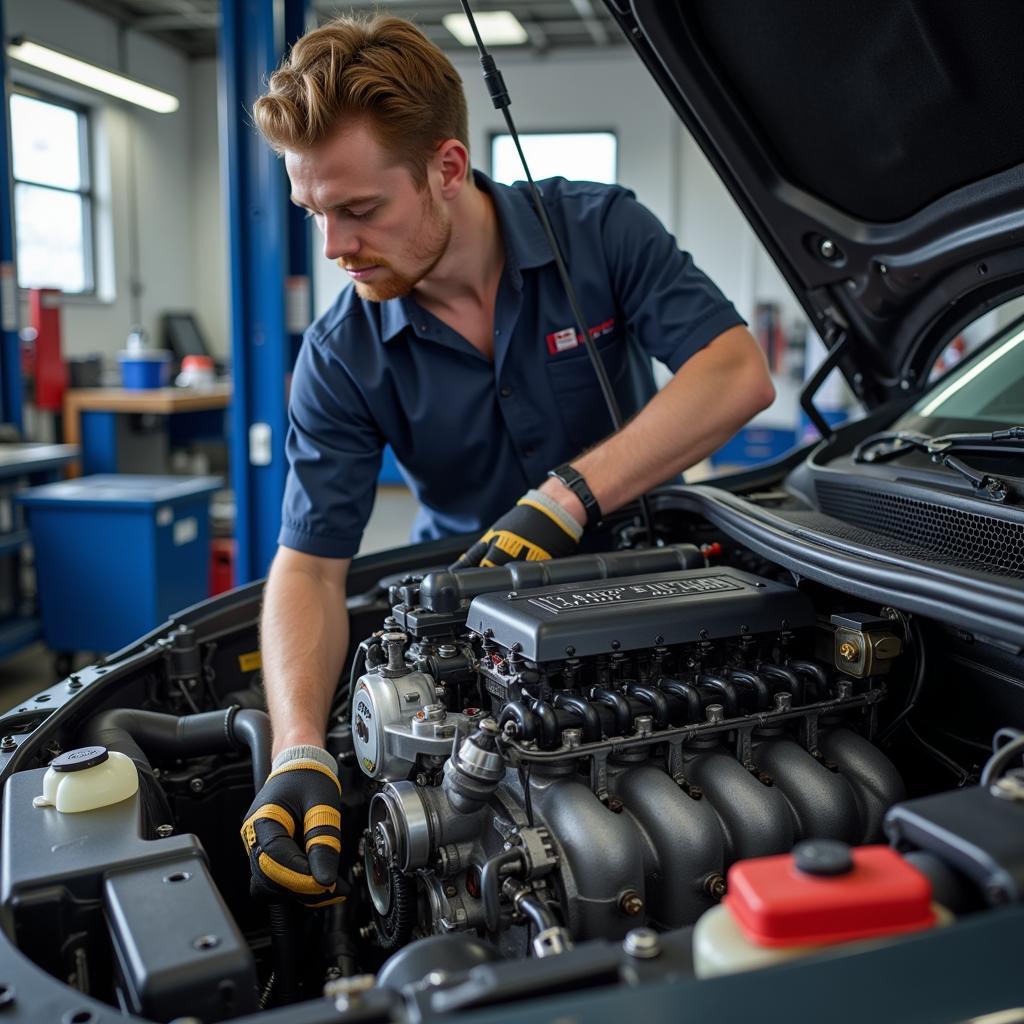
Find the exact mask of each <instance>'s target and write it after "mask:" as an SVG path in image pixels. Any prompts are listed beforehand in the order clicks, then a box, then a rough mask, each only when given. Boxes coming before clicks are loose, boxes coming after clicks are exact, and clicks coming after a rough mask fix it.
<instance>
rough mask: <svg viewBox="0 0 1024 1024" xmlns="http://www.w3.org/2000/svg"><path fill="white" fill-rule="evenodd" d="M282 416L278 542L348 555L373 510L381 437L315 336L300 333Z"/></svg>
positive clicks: (352, 385)
mask: <svg viewBox="0 0 1024 1024" xmlns="http://www.w3.org/2000/svg"><path fill="white" fill-rule="evenodd" d="M288 420H289V427H288V437H287V441H286V443H285V450H286V453H287V456H288V465H289V469H288V479H287V482H286V483H285V492H284V503H283V507H282V513H281V532H280V535H279V536H278V543H279V544H281V545H283V546H284V547H288V548H294V549H295V550H297V551H303V552H305V553H306V554H310V555H319V556H322V557H325V558H350V557H352V556H353V555H354V554H355V553H356V552H357V551H358V550H359V543H360V541H361V540H362V536H363V529H364V528H365V526H366V521H367V520H368V519H369V518H370V512H371V511H372V509H373V500H374V494H375V492H376V485H377V477H378V475H379V473H380V464H381V453H382V451H383V448H384V441H383V438H382V436H381V433H380V431H379V429H378V427H377V425H376V423H375V422H374V420H373V417H372V416H371V415H370V412H369V409H368V408H367V406H366V403H365V400H364V399H363V396H362V395H361V394H360V391H359V388H358V387H357V386H356V384H355V382H354V381H353V380H352V378H351V377H350V376H349V374H348V372H347V371H346V369H345V368H344V367H343V366H342V365H341V364H340V362H338V361H337V360H336V359H333V358H332V357H331V354H330V352H329V350H328V349H327V347H326V346H325V345H324V343H323V341H322V340H321V339H319V338H316V337H313V336H308V335H307V337H306V338H305V339H304V341H303V343H302V347H301V349H300V350H299V357H298V359H297V360H296V364H295V370H294V373H293V374H292V388H291V397H290V399H289V403H288Z"/></svg>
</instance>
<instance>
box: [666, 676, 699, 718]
mask: <svg viewBox="0 0 1024 1024" xmlns="http://www.w3.org/2000/svg"><path fill="white" fill-rule="evenodd" d="M658 687H659V689H660V690H661V692H662V693H665V694H668V696H670V697H675V698H676V699H677V700H681V701H683V702H684V704H685V705H686V713H685V715H684V717H683V722H684V723H685V722H699V721H700V720H701V719H702V718H703V717H704V702H703V701H702V700H701V699H700V694H699V693H698V692H697V689H696V687H694V686H691V685H690V684H689V683H684V682H683V680H682V679H662V680H661V682H659V683H658Z"/></svg>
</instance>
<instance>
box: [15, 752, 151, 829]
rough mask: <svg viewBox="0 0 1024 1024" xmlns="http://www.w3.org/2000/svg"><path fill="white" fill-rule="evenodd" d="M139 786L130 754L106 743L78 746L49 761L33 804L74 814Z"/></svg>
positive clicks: (103, 804)
mask: <svg viewBox="0 0 1024 1024" xmlns="http://www.w3.org/2000/svg"><path fill="white" fill-rule="evenodd" d="M138 788H139V772H138V769H137V768H136V767H135V762H134V761H132V759H131V758H130V757H127V756H126V755H125V754H120V753H118V752H117V751H116V750H107V748H106V747H78V748H77V749H75V750H69V751H67V752H66V753H63V754H61V755H60V757H55V758H54V759H53V761H51V762H50V767H49V768H47V770H46V774H45V775H44V776H43V793H42V796H37V797H36V798H35V799H34V800H33V801H32V805H33V807H56V808H57V810H58V811H59V812H60V813H61V814H76V813H78V812H80V811H93V810H96V808H98V807H108V806H109V805H110V804H116V803H119V802H120V801H121V800H127V799H128V797H130V796H133V795H134V794H135V793H136V791H137V790H138Z"/></svg>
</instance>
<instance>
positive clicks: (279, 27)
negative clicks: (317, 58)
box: [220, 0, 312, 584]
mask: <svg viewBox="0 0 1024 1024" xmlns="http://www.w3.org/2000/svg"><path fill="white" fill-rule="evenodd" d="M305 23H306V2H305V0H273V2H269V0H221V38H220V76H221V78H220V90H221V99H222V104H223V108H222V109H223V117H222V119H221V153H222V154H224V157H225V159H224V160H223V174H224V181H223V193H224V195H225V198H226V202H227V206H228V216H229V254H230V266H229V271H228V279H229V282H230V285H229V289H230V301H231V365H232V375H233V393H232V401H231V479H232V486H233V487H234V491H235V505H236V509H237V512H236V525H235V537H236V539H237V550H238V554H237V558H236V562H235V566H236V569H235V583H236V584H242V583H247V582H250V581H251V580H255V579H259V578H260V577H261V576H263V575H264V574H265V573H266V571H267V569H268V567H269V565H270V561H271V559H272V558H273V556H274V552H275V551H276V550H277V534H278V529H279V526H280V522H281V497H282V495H283V494H284V482H285V476H286V473H287V464H286V460H285V454H284V441H285V434H286V432H287V426H288V418H287V387H288V381H289V375H290V373H291V368H292V364H293V361H294V352H295V350H296V349H297V344H296V336H297V335H301V331H302V330H303V329H304V328H305V326H306V325H307V324H308V322H309V320H310V319H311V318H312V306H311V301H310V297H309V296H310V288H309V225H308V223H307V222H306V220H305V218H304V217H303V216H302V214H301V212H300V211H299V210H297V209H296V208H295V207H294V206H292V204H291V203H289V201H288V179H287V176H286V174H285V172H284V167H283V165H282V162H281V160H280V158H278V157H277V156H276V155H275V154H274V153H273V152H272V151H271V149H270V147H269V146H268V145H267V144H266V143H265V142H264V141H263V139H262V138H261V137H260V136H259V133H258V132H257V131H256V130H255V128H254V127H253V125H252V120H251V113H250V112H251V110H252V104H253V102H254V101H255V100H256V98H257V97H258V96H259V95H260V94H261V93H262V92H263V91H264V89H265V86H266V81H267V79H268V78H269V77H270V75H271V73H272V72H273V71H274V69H275V68H276V67H277V65H278V64H279V63H280V61H281V58H282V56H283V55H284V53H285V49H286V43H288V42H292V41H294V39H295V38H297V37H298V36H299V35H301V34H302V32H303V31H304V29H305ZM286 282H287V287H288V296H287V298H286Z"/></svg>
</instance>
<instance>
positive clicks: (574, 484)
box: [548, 462, 601, 526]
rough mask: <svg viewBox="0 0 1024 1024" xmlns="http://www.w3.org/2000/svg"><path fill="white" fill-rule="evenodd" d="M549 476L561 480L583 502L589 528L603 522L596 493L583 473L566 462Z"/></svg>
mask: <svg viewBox="0 0 1024 1024" xmlns="http://www.w3.org/2000/svg"><path fill="white" fill-rule="evenodd" d="M548 476H553V477H554V478H555V479H556V480H560V481H561V482H562V483H563V484H565V486H566V487H568V488H569V490H570V491H572V493H573V494H575V495H576V497H577V498H579V499H580V501H581V502H583V508H584V511H586V513H587V524H586V525H587V526H596V525H597V524H598V523H599V522H601V506H600V505H598V503H597V498H595V497H594V492H593V491H592V490H591V489H590V488H589V487H588V486H587V481H586V480H584V479H583V474H582V473H580V472H579V471H578V470H575V469H573V468H572V466H570V465H569V463H568V462H565V463H563V464H562V465H561V466H555V468H554V469H549V470H548Z"/></svg>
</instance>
